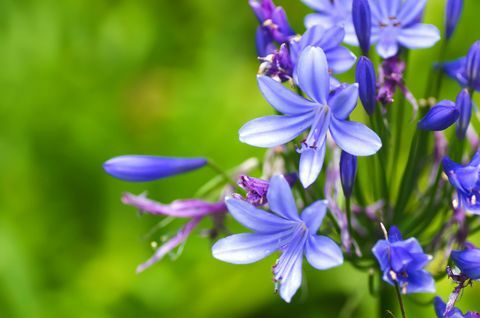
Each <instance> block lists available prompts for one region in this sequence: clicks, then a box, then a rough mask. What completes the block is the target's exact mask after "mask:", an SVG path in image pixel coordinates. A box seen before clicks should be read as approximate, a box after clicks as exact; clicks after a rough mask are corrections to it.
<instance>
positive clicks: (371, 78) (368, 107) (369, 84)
mask: <svg viewBox="0 0 480 318" xmlns="http://www.w3.org/2000/svg"><path fill="white" fill-rule="evenodd" d="M355 80H356V81H357V83H358V95H359V97H360V101H361V102H362V105H363V108H364V109H365V111H366V112H367V114H369V115H372V114H373V113H374V112H375V105H376V103H377V80H376V75H375V68H374V66H373V63H372V61H370V59H368V57H365V56H361V57H360V58H359V59H358V63H357V69H356V70H355Z"/></svg>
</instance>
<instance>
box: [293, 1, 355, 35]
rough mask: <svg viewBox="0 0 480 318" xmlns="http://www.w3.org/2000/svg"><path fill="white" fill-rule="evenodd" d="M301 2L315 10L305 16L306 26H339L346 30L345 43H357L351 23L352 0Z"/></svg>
mask: <svg viewBox="0 0 480 318" xmlns="http://www.w3.org/2000/svg"><path fill="white" fill-rule="evenodd" d="M302 2H303V3H305V4H306V5H307V6H309V7H310V8H312V9H313V10H315V13H311V14H308V15H307V16H306V17H305V26H306V27H307V28H310V27H312V26H314V25H320V26H322V27H324V28H330V27H332V26H340V27H342V28H344V29H345V32H346V34H345V38H344V41H345V43H347V44H356V43H358V42H357V37H356V35H355V30H354V28H353V23H352V0H335V1H332V0H302Z"/></svg>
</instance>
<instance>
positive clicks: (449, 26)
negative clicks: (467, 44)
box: [445, 0, 463, 40]
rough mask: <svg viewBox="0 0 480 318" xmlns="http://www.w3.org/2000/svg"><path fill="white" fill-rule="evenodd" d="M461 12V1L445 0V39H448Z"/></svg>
mask: <svg viewBox="0 0 480 318" xmlns="http://www.w3.org/2000/svg"><path fill="white" fill-rule="evenodd" d="M462 11H463V0H447V5H446V6H445V37H446V38H447V40H448V39H450V38H451V37H452V35H453V32H454V31H455V28H456V27H457V24H458V20H460V16H461V15H462Z"/></svg>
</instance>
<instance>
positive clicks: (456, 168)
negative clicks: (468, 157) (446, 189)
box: [443, 152, 480, 214]
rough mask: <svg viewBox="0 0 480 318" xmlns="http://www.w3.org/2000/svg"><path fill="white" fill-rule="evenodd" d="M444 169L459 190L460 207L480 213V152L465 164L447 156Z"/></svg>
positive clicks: (444, 160) (444, 159)
mask: <svg viewBox="0 0 480 318" xmlns="http://www.w3.org/2000/svg"><path fill="white" fill-rule="evenodd" d="M443 171H444V172H445V174H446V175H447V176H448V180H449V181H450V183H451V184H452V185H453V186H454V187H455V189H456V190H457V198H458V207H460V208H462V207H463V208H464V209H466V210H469V211H470V212H472V213H476V214H480V202H479V201H480V200H479V199H480V152H477V153H476V154H475V155H474V156H473V158H472V161H470V163H468V164H467V165H464V166H463V165H460V164H458V163H456V162H453V161H452V160H451V159H450V158H449V157H447V156H446V157H445V158H443Z"/></svg>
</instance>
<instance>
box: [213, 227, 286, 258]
mask: <svg viewBox="0 0 480 318" xmlns="http://www.w3.org/2000/svg"><path fill="white" fill-rule="evenodd" d="M290 237H291V233H288V232H280V233H275V234H250V233H243V234H235V235H231V236H228V237H226V238H224V239H221V240H218V241H217V243H215V244H214V245H213V246H212V254H213V257H215V258H216V259H219V260H221V261H224V262H227V263H232V264H250V263H254V262H257V261H259V260H261V259H263V258H265V257H267V256H268V255H270V254H272V253H273V252H275V251H276V250H278V249H279V248H280V246H282V245H284V244H286V243H288V240H289V239H290Z"/></svg>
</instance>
